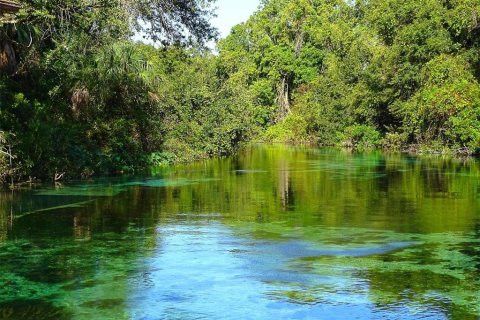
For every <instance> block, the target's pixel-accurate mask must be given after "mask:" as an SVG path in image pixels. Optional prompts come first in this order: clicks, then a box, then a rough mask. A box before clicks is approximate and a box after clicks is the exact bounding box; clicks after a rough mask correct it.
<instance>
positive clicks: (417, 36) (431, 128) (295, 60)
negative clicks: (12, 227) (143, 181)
mask: <svg viewBox="0 0 480 320" xmlns="http://www.w3.org/2000/svg"><path fill="white" fill-rule="evenodd" d="M17 2H18V5H19V6H20V7H21V9H20V10H19V11H18V12H15V13H5V12H4V13H0V181H1V182H3V183H5V184H10V185H14V184H15V183H18V182H21V181H30V182H33V181H36V180H41V181H53V182H58V181H61V180H69V179H76V178H88V177H91V176H101V175H109V174H115V173H117V174H118V173H121V172H124V173H129V172H134V171H135V170H138V169H139V168H145V167H148V166H157V165H162V164H163V165H165V164H171V163H178V162H189V161H194V160H197V159H204V158H210V157H216V156H226V155H230V154H233V153H234V152H236V150H238V149H239V148H240V147H241V146H243V145H245V144H248V143H249V142H252V141H263V142H266V143H271V142H283V143H294V144H297V143H306V144H312V145H318V146H338V147H346V148H354V149H358V150H368V149H386V150H393V151H397V152H408V153H420V154H422V153H423V154H448V155H454V156H474V155H478V154H479V151H480V84H479V81H480V3H479V2H478V1H477V0H448V1H443V0H421V1H418V0H406V1H402V2H398V1H396V0H369V1H366V0H355V1H346V0H314V1H304V0H267V1H262V4H261V5H260V7H259V9H258V10H257V11H256V12H255V13H254V14H253V15H252V16H251V17H250V18H249V20H248V21H247V22H245V23H243V24H240V25H237V26H235V27H234V28H233V29H232V31H231V34H230V35H229V36H228V37H227V38H225V39H222V40H220V41H219V42H218V54H213V53H212V52H211V51H210V50H208V49H207V48H206V45H205V44H206V43H208V42H209V41H212V40H213V39H216V38H217V36H218V33H217V31H216V30H215V29H214V28H213V27H212V26H211V25H210V23H209V20H210V18H211V17H212V15H213V14H214V6H215V1H214V0H207V1H200V0H181V1H155V0H147V1H142V2H138V1H133V0H118V1H116V0H115V1H105V2H92V1H89V0H82V1H76V0H75V1H73V0H68V1H64V0H62V1H60V0H46V1H41V2H39V1H33V0H24V1H17ZM92 3H93V4H92ZM0 12H1V10H0ZM139 33H140V34H144V35H145V36H146V37H149V38H150V39H153V40H154V41H156V46H153V45H149V44H145V43H140V42H135V41H133V40H132V38H133V36H134V34H139ZM34 177H35V178H34Z"/></svg>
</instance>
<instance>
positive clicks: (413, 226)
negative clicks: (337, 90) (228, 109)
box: [0, 146, 480, 320]
mask: <svg viewBox="0 0 480 320" xmlns="http://www.w3.org/2000/svg"><path fill="white" fill-rule="evenodd" d="M275 318H277V319H328V320H331V319H467V320H468V319H480V164H479V163H478V162H477V161H475V160H458V159H445V158H438V157H437V158H418V157H409V156H401V155H391V154H384V153H380V152H372V153H351V152H347V151H342V150H332V149H314V148H294V147H285V146H257V147H252V148H249V149H246V150H245V151H243V152H241V153H240V154H239V155H238V156H236V157H232V158H225V159H215V160H210V161H206V162H200V163H195V164H189V165H180V166H175V167H171V168H163V169H156V170H153V172H152V173H151V174H149V175H145V176H143V177H134V178H133V177H132V178H115V179H98V180H94V181H89V182H83V183H69V184H65V185H63V186H57V187H39V188H35V189H33V190H29V191H22V192H15V193H13V194H12V193H3V194H0V319H275Z"/></svg>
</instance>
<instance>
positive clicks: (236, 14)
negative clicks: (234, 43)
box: [212, 0, 260, 38]
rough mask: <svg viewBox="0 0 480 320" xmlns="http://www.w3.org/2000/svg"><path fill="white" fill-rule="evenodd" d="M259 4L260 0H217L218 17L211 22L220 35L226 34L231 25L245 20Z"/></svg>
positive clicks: (224, 35)
mask: <svg viewBox="0 0 480 320" xmlns="http://www.w3.org/2000/svg"><path fill="white" fill-rule="evenodd" d="M259 5H260V0H218V1H217V3H216V4H215V6H216V7H217V8H218V10H217V15H218V17H217V18H215V19H213V20H212V24H213V25H214V26H215V27H217V28H218V30H219V31H220V34H221V37H222V38H224V37H226V36H228V34H229V33H230V30H231V29H232V27H233V26H235V25H237V24H239V23H242V22H245V21H247V19H248V18H249V17H250V16H251V15H252V14H253V13H254V12H255V10H256V9H257V8H258V6H259Z"/></svg>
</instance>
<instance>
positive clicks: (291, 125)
mask: <svg viewBox="0 0 480 320" xmlns="http://www.w3.org/2000/svg"><path fill="white" fill-rule="evenodd" d="M262 140H263V141H265V142H279V143H280V142H287V143H303V142H308V141H309V140H310V139H309V137H308V134H307V121H306V120H305V119H304V118H303V117H302V116H300V115H296V114H290V115H288V116H287V117H286V118H285V120H283V122H281V123H278V124H276V125H274V126H271V127H270V128H268V129H267V130H266V131H265V133H264V134H263V139H262Z"/></svg>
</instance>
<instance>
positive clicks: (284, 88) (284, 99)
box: [277, 75, 290, 121]
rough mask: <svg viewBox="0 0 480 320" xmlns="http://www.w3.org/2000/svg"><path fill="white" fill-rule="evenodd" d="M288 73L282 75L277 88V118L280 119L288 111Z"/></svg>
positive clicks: (283, 117)
mask: <svg viewBox="0 0 480 320" xmlns="http://www.w3.org/2000/svg"><path fill="white" fill-rule="evenodd" d="M289 82H290V81H289V77H288V75H284V76H283V77H282V80H281V82H280V85H279V86H278V89H277V100H278V106H279V110H278V120H279V121H282V120H283V119H285V117H286V116H287V115H288V114H289V113H290V85H289Z"/></svg>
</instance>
